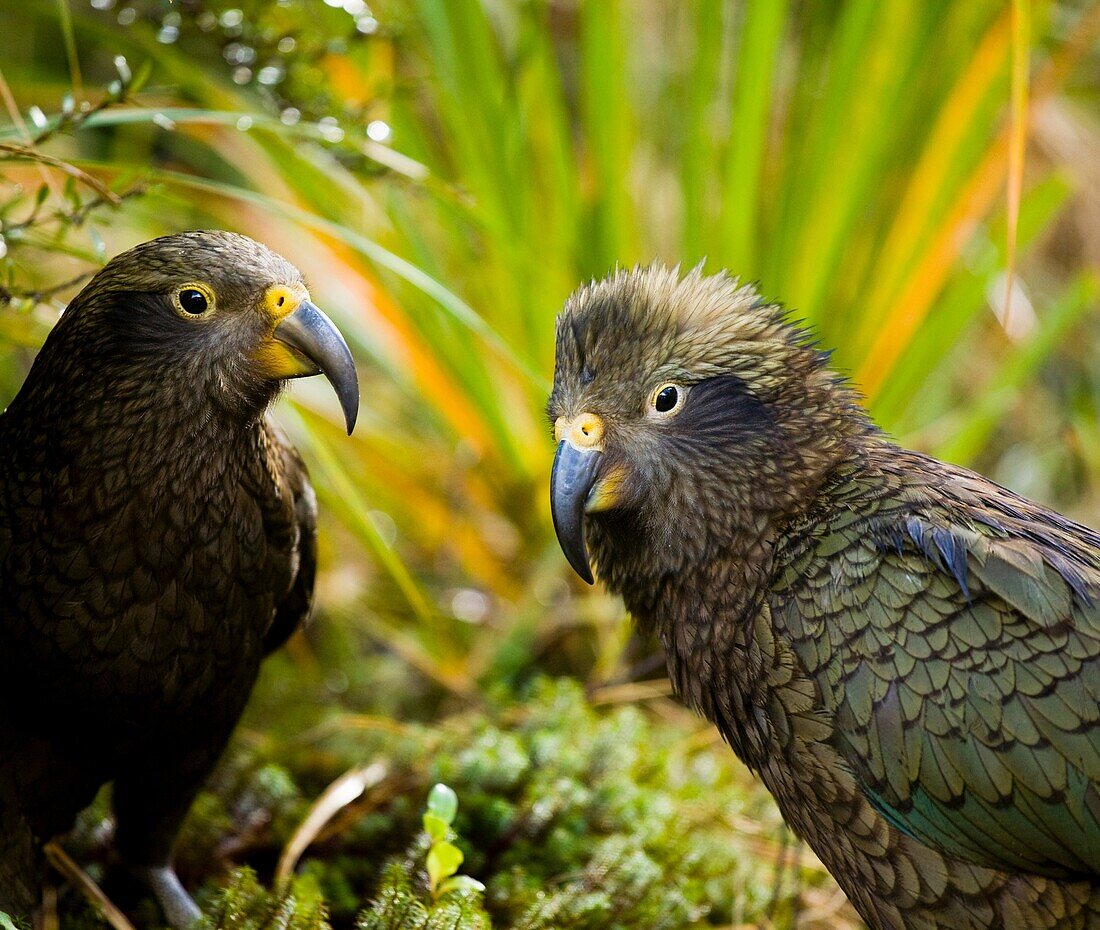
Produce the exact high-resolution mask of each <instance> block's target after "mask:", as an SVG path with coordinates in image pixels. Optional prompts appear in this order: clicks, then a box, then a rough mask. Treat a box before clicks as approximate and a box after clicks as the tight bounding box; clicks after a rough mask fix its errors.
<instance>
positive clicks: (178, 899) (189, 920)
mask: <svg viewBox="0 0 1100 930" xmlns="http://www.w3.org/2000/svg"><path fill="white" fill-rule="evenodd" d="M135 872H136V873H137V875H138V877H139V878H141V880H142V881H144V882H145V884H146V885H148V886H149V890H150V891H152V892H153V896H154V897H155V898H156V899H157V902H158V903H159V904H160V909H161V910H162V911H164V917H165V919H166V920H167V921H168V923H169V924H170V925H171V926H173V927H175V930H190V928H191V927H192V926H194V924H195V923H196V922H197V921H199V920H201V919H202V911H200V910H199V906H198V905H197V904H196V903H195V901H194V899H193V898H192V897H191V895H189V894H188V893H187V891H186V890H185V889H184V887H183V885H182V884H180V880H179V877H178V876H177V875H176V872H175V870H174V869H173V868H172V867H171V866H167V865H165V866H160V867H158V868H140V869H135Z"/></svg>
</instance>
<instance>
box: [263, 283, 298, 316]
mask: <svg viewBox="0 0 1100 930" xmlns="http://www.w3.org/2000/svg"><path fill="white" fill-rule="evenodd" d="M303 300H309V291H307V290H306V287H305V285H304V284H275V285H273V286H272V287H269V288H268V289H267V292H266V293H265V294H264V307H265V308H266V309H267V312H268V313H269V314H270V315H271V318H272V319H273V320H281V319H282V318H283V317H284V316H287V315H289V314H291V313H293V312H294V311H295V310H297V309H298V305H299V304H301V302H302V301H303Z"/></svg>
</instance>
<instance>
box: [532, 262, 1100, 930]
mask: <svg viewBox="0 0 1100 930" xmlns="http://www.w3.org/2000/svg"><path fill="white" fill-rule="evenodd" d="M549 412H550V417H551V419H552V421H553V422H554V424H555V433H556V438H557V441H558V451H557V456H556V458H555V463H554V474H553V478H552V489H551V504H552V508H553V514H554V520H555V526H556V529H557V532H558V538H559V540H560V542H561V545H562V548H563V550H564V551H565V553H566V555H567V556H568V558H569V561H570V562H571V564H572V565H573V567H574V568H575V569H576V570H577V571H578V572H579V573H580V574H581V575H582V576H583V577H584V578H586V579H587V580H588V581H591V580H592V575H591V573H590V569H589V560H588V553H589V552H591V554H592V558H593V561H594V563H595V566H596V569H597V572H598V574H599V576H600V578H601V580H602V581H603V582H604V583H605V584H606V585H607V586H608V587H609V588H610V589H611V590H612V591H614V592H617V593H619V594H621V595H622V597H623V598H624V600H625V602H626V605H627V607H628V608H629V610H630V612H631V613H632V614H633V616H634V618H635V619H636V621H637V622H638V623H639V624H640V625H641V627H642V628H643V629H644V630H647V631H653V632H654V633H655V634H656V635H657V637H658V638H659V639H660V641H661V643H662V644H663V646H664V649H665V652H666V655H667V662H668V670H669V674H670V676H671V679H672V682H673V684H674V686H675V688H676V691H677V692H678V693H679V695H680V696H681V697H682V699H683V700H684V701H686V702H687V703H688V704H689V705H691V707H693V708H694V709H695V710H697V711H698V712H699V713H701V714H703V715H704V716H706V717H707V718H708V719H709V720H711V721H712V722H713V723H714V724H715V725H716V726H717V727H718V729H719V730H720V731H721V733H722V735H723V736H724V737H725V739H726V740H727V741H728V742H729V743H730V745H731V746H732V747H733V749H734V751H735V752H736V753H737V754H738V755H739V756H740V757H741V758H742V759H743V760H744V761H745V762H746V763H747V764H748V765H749V766H750V767H751V768H752V769H753V770H755V771H756V772H757V773H759V775H760V777H761V778H762V779H763V781H764V784H765V785H766V786H767V787H768V789H769V790H770V791H771V793H772V794H773V795H774V796H775V799H776V802H777V803H778V805H779V809H780V810H781V811H782V813H783V816H784V817H785V819H786V820H787V822H788V823H789V824H790V826H791V827H792V828H793V829H794V830H795V832H797V833H798V834H799V835H800V836H801V837H803V838H804V839H805V840H806V842H808V843H809V845H810V846H811V847H812V848H813V850H814V852H815V853H816V854H817V855H818V857H819V858H820V859H821V860H822V862H824V863H825V865H826V867H827V868H828V869H829V871H830V872H831V873H832V874H833V875H834V876H835V877H836V879H837V881H838V882H839V883H840V885H841V887H842V888H843V889H844V891H845V892H846V893H847V895H848V897H849V898H850V899H851V901H852V903H853V904H854V905H855V907H856V910H857V911H859V913H860V915H861V916H862V917H863V918H864V920H866V921H867V923H868V924H869V925H870V926H871V927H872V928H874V930H885V928H891V930H895V928H897V930H900V928H905V930H937V928H938V930H1052V928H1059V930H1084V928H1100V536H1098V535H1097V534H1096V533H1094V532H1093V531H1092V530H1090V529H1088V528H1086V527H1084V526H1081V525H1079V524H1076V523H1074V522H1072V521H1071V520H1068V519H1066V518H1065V517H1062V516H1060V515H1059V514H1057V513H1054V512H1053V511H1051V510H1048V509H1047V508H1045V507H1042V506H1041V505H1039V504H1036V503H1033V502H1032V501H1029V500H1026V499H1024V498H1022V497H1020V496H1019V495H1016V494H1013V493H1012V492H1011V491H1008V490H1006V489H1004V488H1002V487H998V486H997V485H995V484H993V483H992V482H990V481H988V480H986V479H985V478H983V477H982V476H980V475H977V474H974V473H973V472H970V471H967V470H965V469H963V468H958V467H955V466H953V465H947V464H945V463H943V462H939V461H936V460H935V459H932V458H929V457H928V456H924V455H919V454H917V453H915V452H909V451H906V450H904V449H901V448H899V447H898V446H896V445H894V444H893V443H892V442H890V440H889V439H888V438H887V437H886V436H884V435H883V434H882V433H881V432H880V431H879V430H878V429H877V428H875V427H874V426H873V425H872V423H871V422H870V420H869V419H868V417H867V414H866V413H865V412H864V410H863V409H862V408H861V406H860V404H859V402H858V398H857V397H856V395H855V394H854V392H853V391H852V389H851V388H850V387H848V385H847V384H846V383H845V382H844V381H843V380H842V379H841V378H840V377H838V376H837V375H836V374H835V373H834V372H832V371H831V370H830V369H829V368H828V364H827V355H826V354H825V353H823V352H821V351H819V350H818V349H816V348H815V347H814V345H813V344H812V342H811V341H810V339H809V337H808V336H807V333H806V332H805V331H803V330H801V329H799V328H798V327H796V326H795V325H792V324H791V323H789V322H787V321H786V320H785V318H784V315H783V313H782V312H781V311H780V310H779V309H778V308H777V307H776V306H773V305H769V304H768V303H766V302H765V301H763V300H761V299H760V298H759V297H758V296H757V294H756V293H755V292H754V291H753V290H752V289H751V288H748V287H739V286H738V284H737V282H736V281H735V280H731V279H730V278H728V277H726V276H724V275H717V276H714V277H705V276H703V275H702V273H701V272H700V271H698V270H696V271H693V272H691V273H690V274H688V275H687V276H686V277H683V278H681V277H680V276H679V275H678V273H677V272H674V271H670V270H667V269H665V268H661V267H651V268H648V269H644V270H635V271H632V272H625V271H624V272H619V273H617V274H615V275H613V276H612V277H610V278H608V279H607V280H604V281H601V282H598V283H593V284H591V285H589V286H587V287H584V288H582V289H580V290H579V291H578V292H577V293H576V294H574V295H573V297H572V298H571V299H570V300H569V301H568V303H567V304H566V306H565V309H564V311H563V312H562V314H561V316H560V317H559V320H558V327H557V361H556V371H555V377H554V389H553V394H552V396H551V398H550V404H549Z"/></svg>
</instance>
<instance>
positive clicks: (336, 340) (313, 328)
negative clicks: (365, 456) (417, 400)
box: [273, 300, 359, 436]
mask: <svg viewBox="0 0 1100 930" xmlns="http://www.w3.org/2000/svg"><path fill="white" fill-rule="evenodd" d="M273 335H274V337H275V339H277V340H278V341H279V342H282V343H284V344H285V345H288V346H290V348H292V349H293V350H294V351H295V352H297V353H299V354H300V355H303V356H305V357H306V358H307V359H308V360H309V361H310V362H312V363H313V365H314V366H316V368H315V370H310V369H308V368H307V369H305V370H303V371H301V372H300V373H297V374H294V375H292V376H291V377H295V378H305V377H309V376H310V375H320V374H323V375H324V376H325V377H326V378H328V380H329V383H330V384H331V385H332V386H333V388H334V389H335V390H336V396H337V397H338V398H339V400H340V408H341V409H342V410H343V411H344V420H345V422H346V423H347V427H348V435H349V436H350V435H351V431H352V430H353V429H355V419H356V417H357V416H358V415H359V375H358V374H357V373H356V371H355V361H354V360H353V359H352V357H351V350H350V349H349V348H348V344H347V343H346V342H345V341H344V337H343V336H342V335H341V334H340V330H338V329H337V328H336V324H335V323H333V322H332V320H330V319H329V318H328V317H327V316H326V315H325V314H324V313H323V312H322V311H321V309H320V308H319V307H317V306H315V305H314V304H312V303H310V302H309V301H308V300H303V301H302V302H301V303H300V304H299V305H298V309H296V310H295V311H294V312H293V313H291V314H289V315H288V316H286V317H284V318H283V319H282V320H281V321H280V322H279V325H278V326H276V327H275V332H274V333H273Z"/></svg>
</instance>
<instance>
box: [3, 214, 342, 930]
mask: <svg viewBox="0 0 1100 930" xmlns="http://www.w3.org/2000/svg"><path fill="white" fill-rule="evenodd" d="M322 372H323V373H324V374H325V375H326V376H327V377H328V378H329V380H330V381H331V382H332V383H333V385H334V387H335V388H336V391H337V394H338V396H339V398H340V402H341V404H342V406H343V409H344V413H345V415H346V418H347V425H348V430H349V432H350V430H351V428H352V425H353V423H354V420H355V415H356V412H357V409H358V402H359V397H358V385H357V381H356V375H355V367H354V364H353V363H352V359H351V355H350V353H349V351H348V348H347V345H346V344H345V343H344V340H343V338H342V337H341V336H340V333H339V332H338V331H337V329H336V328H335V326H333V324H332V323H331V321H329V319H328V318H327V317H326V316H325V315H324V314H323V313H322V312H321V311H320V310H318V309H317V308H316V307H315V306H314V305H313V304H312V303H310V301H309V294H308V292H307V291H306V288H305V285H304V284H303V283H302V278H301V275H300V274H299V273H298V271H297V270H296V269H295V268H294V267H293V266H292V265H291V264H290V263H289V262H287V261H286V260H284V259H283V258H281V257H280V256H278V255H276V254H275V253H273V252H271V251H270V250H269V249H267V248H265V247H264V246H262V245H260V244H258V243H256V242H253V241H252V240H251V239H248V238H245V237H244V236H238V235H233V234H230V233H224V232H190V233H183V234H181V235H176V236H168V237H166V238H163V239H156V240H154V241H152V242H147V243H145V244H143V245H140V246H138V247H137V248H134V249H132V250H130V251H128V252H125V253H123V254H121V255H119V256H117V257H116V258H115V259H113V260H112V261H111V262H110V263H109V264H107V266H106V267H105V268H103V269H102V270H101V271H100V272H99V273H98V274H96V275H95V277H94V278H93V279H92V280H91V282H90V283H89V284H88V285H87V287H85V288H84V290H82V291H81V292H80V294H79V295H78V296H77V297H76V298H75V299H74V300H73V301H72V302H71V303H70V305H69V307H68V309H67V310H66V311H65V313H64V315H63V316H62V317H61V320H60V322H59V323H58V324H57V326H56V327H54V329H53V331H52V332H51V333H50V335H49V337H48V338H47V340H46V343H45V345H44V346H43V347H42V350H41V352H40V353H39V354H38V357H37V358H36V359H35V362H34V365H33V367H32V368H31V372H30V374H29V376H28V377H27V381H26V383H25V384H24V385H23V387H22V389H21V390H20V391H19V394H18V395H17V396H16V398H15V399H14V400H13V401H12V403H11V406H10V407H8V409H7V410H6V411H4V413H3V414H2V415H0V450H2V454H0V656H3V661H4V673H3V676H0V910H4V911H7V912H9V913H11V914H14V915H18V916H24V915H27V914H28V913H29V912H30V911H31V910H32V909H33V908H34V907H35V906H36V904H37V901H38V900H39V897H40V886H41V880H42V867H41V855H40V845H41V843H42V842H43V841H45V840H47V839H49V838H50V837H51V836H53V835H55V834H57V833H60V832H62V831H64V830H67V829H68V828H69V826H70V825H71V824H72V821H73V817H74V816H75V815H76V814H77V813H78V812H79V811H80V809H81V808H83V807H84V806H85V805H87V804H88V802H89V801H91V799H92V797H93V796H94V795H95V793H96V791H97V790H98V789H99V788H100V786H101V785H103V784H104V783H106V782H109V781H113V782H114V794H113V799H114V809H115V813H116V816H117V833H116V846H117V848H118V851H119V853H120V855H121V858H122V860H123V861H124V862H125V863H126V865H127V866H128V867H129V868H130V869H132V870H133V871H134V872H135V873H136V874H137V875H138V876H139V877H141V878H142V879H143V880H144V881H145V882H147V883H148V885H149V886H150V888H151V889H152V891H153V892H154V894H155V895H156V897H157V898H158V900H159V901H160V903H161V905H162V907H163V909H164V912H165V915H166V917H167V918H168V920H169V922H170V923H172V924H173V925H174V926H176V927H183V926H185V925H188V924H190V923H192V922H193V921H194V920H195V919H196V918H197V917H198V916H199V912H198V909H197V908H196V906H195V904H194V902H193V901H192V900H191V898H190V897H189V896H188V894H187V893H186V892H185V891H184V889H183V887H182V885H181V884H180V882H179V880H178V879H177V877H176V875H175V872H174V871H173V870H172V869H171V866H170V853H171V848H172V843H173V840H174V838H175V835H176V832H177V830H178V828H179V825H180V823H181V821H182V819H183V817H184V815H185V814H186V813H187V810H188V808H189V806H190V804H191V800H192V798H193V797H194V795H195V793H196V791H197V790H198V789H199V788H200V786H201V785H202V783H203V781H204V780H205V778H206V777H207V775H208V774H209V772H210V770H211V768H212V767H213V765H214V763H215V762H216V760H217V759H218V757H219V755H220V754H221V752H222V750H223V748H224V746H225V744H226V741H227V740H228V738H229V735H230V733H231V731H232V729H233V727H234V725H235V723H236V721H237V718H238V717H239V716H240V714H241V711H242V709H243V707H244V705H245V702H246V701H247V699H248V695H249V692H250V691H251V690H252V685H253V683H254V681H255V679H256V674H257V671H258V670H259V666H260V661H261V659H263V657H264V656H265V655H266V654H268V653H269V652H271V651H272V650H273V649H276V648H277V647H278V646H279V645H281V644H282V643H283V642H284V641H285V640H286V638H287V637H288V636H289V635H290V634H291V633H292V632H293V631H294V630H295V628H296V627H297V626H298V625H299V624H300V623H301V622H302V621H303V619H304V618H305V617H306V614H307V613H308V611H309V609H310V603H311V600H312V596H313V579H314V570H315V559H316V542H315V518H316V502H315V498H314V495H313V491H312V489H311V487H310V484H309V478H308V476H307V474H306V469H305V466H304V465H303V464H302V461H301V459H300V458H299V457H298V454H297V453H296V452H295V451H294V449H293V448H292V447H291V446H290V445H289V443H288V442H287V439H286V437H285V436H284V435H283V434H282V433H281V432H280V431H279V430H278V429H277V428H276V427H275V426H274V424H273V423H272V422H271V421H270V420H269V419H268V418H267V416H266V410H267V408H268V407H269V405H270V404H271V402H272V401H273V400H274V399H275V397H276V396H277V395H278V393H279V391H280V388H281V386H282V385H283V383H284V381H285V379H287V378H297V377H302V376H308V375H314V374H319V373H322Z"/></svg>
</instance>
